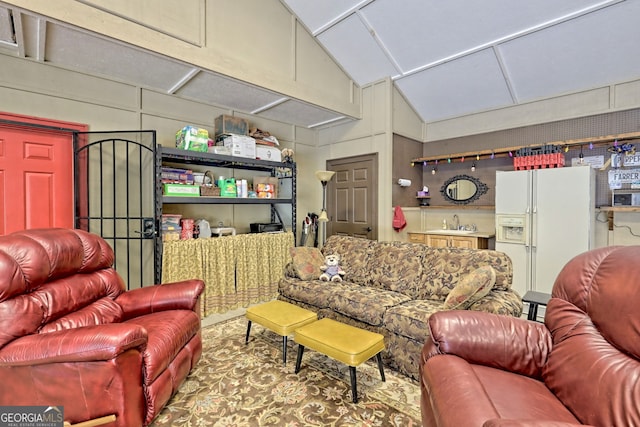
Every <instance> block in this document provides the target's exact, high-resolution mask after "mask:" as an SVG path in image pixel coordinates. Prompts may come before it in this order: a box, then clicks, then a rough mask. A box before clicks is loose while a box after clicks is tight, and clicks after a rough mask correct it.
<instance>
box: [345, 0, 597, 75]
mask: <svg viewBox="0 0 640 427" xmlns="http://www.w3.org/2000/svg"><path fill="white" fill-rule="evenodd" d="M594 3H598V2H597V1H595V0H592V1H585V0H563V1H557V0H536V1H534V2H522V1H513V0H483V1H469V0H448V1H442V0H428V1H425V0H403V1H402V3H398V1H397V0H377V1H374V2H372V3H371V4H370V5H368V6H366V7H364V8H363V9H362V14H363V15H364V17H365V18H366V20H367V21H368V22H369V23H370V24H371V26H372V27H373V28H374V29H375V32H376V34H377V35H378V36H379V37H380V39H381V40H382V41H383V43H384V45H385V46H386V47H387V49H389V51H390V52H391V53H392V55H393V57H394V58H395V60H396V62H397V63H398V64H399V65H400V66H401V68H402V71H403V72H408V71H411V70H412V69H415V68H420V67H423V66H426V65H428V64H431V63H435V62H438V61H442V60H443V59H446V58H450V57H454V56H459V55H460V54H461V53H464V52H467V51H472V50H476V49H479V48H482V47H483V46H485V45H487V44H491V43H494V42H495V41H497V40H501V39H505V38H509V37H513V35H514V34H518V33H520V32H522V31H525V30H527V29H529V28H533V27H538V26H541V25H543V24H545V23H546V22H549V21H552V20H554V19H558V18H559V17H563V16H566V15H570V14H572V13H575V11H577V10H581V9H584V8H585V7H588V6H590V5H592V4H594ZM354 54H355V56H358V55H357V53H355V52H354Z"/></svg>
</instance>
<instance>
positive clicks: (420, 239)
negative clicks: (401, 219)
mask: <svg viewBox="0 0 640 427" xmlns="http://www.w3.org/2000/svg"><path fill="white" fill-rule="evenodd" d="M407 234H408V236H409V241H410V242H411V243H426V241H427V239H426V235H425V234H424V233H407Z"/></svg>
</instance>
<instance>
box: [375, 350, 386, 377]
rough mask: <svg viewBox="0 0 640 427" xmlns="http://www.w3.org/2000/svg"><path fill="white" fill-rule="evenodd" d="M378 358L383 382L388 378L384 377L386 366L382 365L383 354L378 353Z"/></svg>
mask: <svg viewBox="0 0 640 427" xmlns="http://www.w3.org/2000/svg"><path fill="white" fill-rule="evenodd" d="M376 358H377V359H378V369H379V370H380V378H382V382H385V381H386V379H385V378H384V368H383V367H382V354H381V353H378V355H377V356H376Z"/></svg>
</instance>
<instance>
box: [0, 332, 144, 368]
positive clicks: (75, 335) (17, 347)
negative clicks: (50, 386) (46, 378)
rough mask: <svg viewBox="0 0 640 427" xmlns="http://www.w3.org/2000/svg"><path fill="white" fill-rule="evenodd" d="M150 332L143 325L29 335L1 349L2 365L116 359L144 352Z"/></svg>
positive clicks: (0, 363)
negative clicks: (133, 351) (134, 350)
mask: <svg viewBox="0 0 640 427" xmlns="http://www.w3.org/2000/svg"><path fill="white" fill-rule="evenodd" d="M146 346H147V331H146V330H145V329H144V328H143V327H142V326H139V325H129V324H122V323H113V324H108V325H97V326H86V327H82V328H74V329H65V330H62V331H55V332H48V333H44V334H33V335H26V336H24V337H21V338H18V339H16V340H14V341H12V342H10V343H9V344H7V345H6V346H4V347H3V348H2V349H0V365H9V366H31V365H44V364H48V363H60V362H92V361H99V360H111V359H115V358H116V357H117V356H118V355H120V354H122V353H124V352H125V351H127V350H130V349H134V348H137V349H139V350H140V352H143V351H144V350H145V348H146Z"/></svg>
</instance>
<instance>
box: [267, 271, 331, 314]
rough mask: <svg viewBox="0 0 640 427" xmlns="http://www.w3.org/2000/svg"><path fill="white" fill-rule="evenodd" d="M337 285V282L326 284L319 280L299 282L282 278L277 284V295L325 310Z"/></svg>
mask: <svg viewBox="0 0 640 427" xmlns="http://www.w3.org/2000/svg"><path fill="white" fill-rule="evenodd" d="M339 284H340V283H339V282H329V283H327V282H323V281H320V280H300V279H295V278H291V277H284V278H282V279H280V281H279V282H278V294H280V295H282V296H283V297H285V298H288V299H291V300H293V301H298V302H302V303H305V304H309V305H312V306H314V307H318V308H325V307H327V304H328V301H329V297H330V296H331V293H333V292H335V291H336V289H338V285H339Z"/></svg>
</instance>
